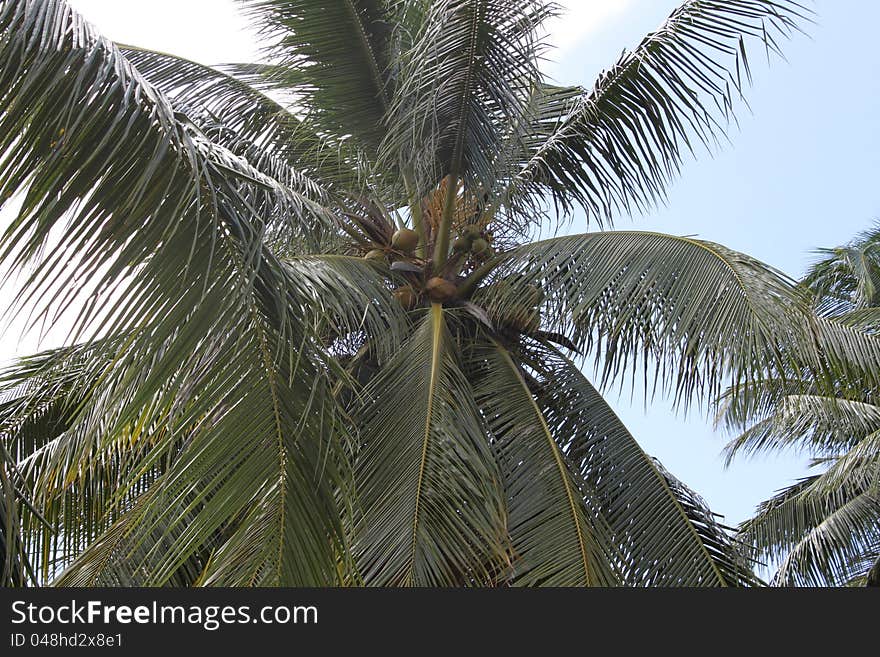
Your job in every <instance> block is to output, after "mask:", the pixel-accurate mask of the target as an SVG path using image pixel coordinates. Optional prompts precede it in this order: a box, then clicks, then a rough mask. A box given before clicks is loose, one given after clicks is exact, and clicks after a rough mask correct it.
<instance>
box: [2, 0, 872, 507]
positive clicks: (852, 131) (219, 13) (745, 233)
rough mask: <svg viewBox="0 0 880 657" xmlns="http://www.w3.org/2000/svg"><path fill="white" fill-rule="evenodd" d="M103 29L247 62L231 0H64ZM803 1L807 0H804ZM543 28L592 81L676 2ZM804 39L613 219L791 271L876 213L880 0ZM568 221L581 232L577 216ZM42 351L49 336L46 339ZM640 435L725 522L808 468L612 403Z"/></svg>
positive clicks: (579, 16) (826, 6)
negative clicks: (743, 453) (664, 196)
mask: <svg viewBox="0 0 880 657" xmlns="http://www.w3.org/2000/svg"><path fill="white" fill-rule="evenodd" d="M71 1H72V4H73V5H74V6H76V7H77V8H78V9H79V10H80V11H81V12H82V13H83V14H84V15H85V16H86V17H87V18H88V19H89V20H91V21H92V22H93V23H94V24H96V25H97V26H98V28H99V29H100V30H101V31H103V33H104V34H106V35H107V36H109V37H111V38H113V39H115V40H117V41H122V42H126V43H131V44H134V45H140V46H145V47H149V48H153V49H157V50H165V51H168V52H171V53H174V54H177V55H181V56H185V57H188V58H190V59H194V60H197V61H201V62H203V63H207V64H216V63H221V62H233V61H244V60H253V59H255V58H256V55H255V48H254V41H253V38H252V34H251V33H249V32H248V31H247V30H246V29H245V27H244V22H243V21H242V20H241V19H240V18H239V17H238V16H237V14H236V9H235V3H234V2H233V1H232V0H151V1H150V2H142V1H135V0H71ZM805 1H806V2H809V1H810V0H805ZM561 4H563V5H566V6H567V8H568V13H567V15H566V16H565V17H564V18H562V19H557V20H556V21H554V22H553V23H552V24H551V26H550V29H551V36H552V40H553V41H554V42H555V43H556V44H557V46H558V47H559V48H558V49H557V50H556V51H554V52H552V53H551V54H550V57H551V58H552V59H553V60H555V61H554V62H553V63H552V64H550V65H549V69H548V70H549V71H550V72H551V73H552V75H553V76H554V77H555V78H557V79H558V80H559V81H561V82H566V83H577V84H581V85H585V86H590V85H591V84H592V82H593V80H594V79H595V78H596V76H597V74H598V73H599V72H600V71H601V70H602V69H603V68H605V67H608V66H610V65H611V64H613V62H614V61H615V60H616V59H617V57H618V56H619V54H620V51H621V50H622V49H623V48H624V47H631V46H633V45H635V44H636V43H638V41H639V40H640V39H641V37H642V36H644V34H646V33H647V32H649V31H650V30H651V29H653V28H654V27H656V26H657V25H659V24H660V23H661V22H662V20H663V18H664V17H665V16H666V15H668V14H669V12H671V11H672V10H673V9H674V8H675V6H677V4H678V2H676V1H675V0H566V2H562V3H561ZM815 7H816V9H817V11H818V15H819V18H818V24H817V25H815V26H813V27H811V28H810V29H809V33H810V36H811V38H810V39H808V38H804V37H800V38H797V39H795V40H794V41H793V42H791V43H788V44H786V46H785V53H786V56H787V59H788V63H784V62H779V61H775V62H773V64H772V65H771V66H770V67H769V68H768V66H767V64H766V60H764V59H763V58H762V57H761V55H760V53H759V52H758V51H756V53H757V54H756V56H755V58H754V60H753V69H754V72H755V74H756V84H755V87H754V88H753V90H752V91H751V93H750V94H749V103H750V106H751V110H752V113H751V114H749V113H748V112H742V113H741V114H740V126H739V129H738V130H736V129H734V130H733V131H732V132H731V139H732V142H733V145H732V146H728V147H726V148H725V149H723V150H722V151H720V152H719V153H717V154H715V155H714V157H713V156H709V155H707V154H700V156H699V158H698V160H697V161H696V162H693V163H687V164H686V166H685V168H684V171H683V173H682V177H681V180H680V181H679V182H678V183H677V184H676V185H674V186H673V188H672V189H671V191H670V195H669V202H668V207H665V208H661V209H658V210H657V211H655V212H652V213H650V214H649V215H647V216H645V217H635V218H634V219H633V220H632V221H630V220H627V219H625V220H621V221H619V222H618V224H617V227H619V228H628V227H633V228H640V229H651V230H659V231H665V232H669V233H675V234H692V235H699V236H700V237H702V238H705V239H710V240H714V241H717V242H721V243H723V244H725V245H727V246H730V247H732V248H734V249H737V250H740V251H744V252H746V253H749V254H751V255H754V256H756V257H758V258H760V259H762V260H764V261H765V262H768V263H770V264H772V265H774V266H776V267H778V268H780V269H782V270H783V271H786V272H787V273H789V274H791V275H793V276H799V275H800V274H801V273H802V272H803V269H804V267H805V265H806V264H807V263H808V262H809V259H810V253H811V251H812V250H813V249H814V248H816V247H819V246H833V245H836V244H839V243H842V242H845V241H847V240H848V239H850V237H851V236H852V235H854V234H855V233H856V232H858V231H859V230H862V229H864V228H865V227H867V226H868V224H869V223H870V222H871V221H872V220H874V219H875V218H880V194H878V193H877V189H878V187H877V180H878V178H880V130H878V127H877V126H878V122H880V76H878V75H877V73H876V53H875V50H874V47H873V44H874V42H875V39H876V35H875V34H874V32H875V28H876V25H877V24H878V23H880V3H875V2H864V1H863V0H816V2H815ZM573 225H574V227H575V228H576V229H577V230H583V228H584V221H583V217H576V218H575V221H574V224H573ZM35 344H36V341H35V338H34V337H29V338H28V339H27V340H26V341H24V342H22V343H20V344H18V345H16V342H15V334H14V332H10V333H7V334H6V335H5V336H4V339H3V342H2V344H0V362H3V361H6V360H8V359H9V358H12V357H14V356H15V355H16V354H18V355H21V354H24V353H27V352H29V351H31V350H32V349H33V348H34V346H35ZM47 346H48V345H47ZM612 401H614V403H615V407H616V408H617V409H618V412H619V413H620V415H621V416H622V417H623V419H624V421H625V422H626V424H627V426H628V427H629V428H630V430H631V431H632V432H633V434H634V435H635V436H636V437H637V439H638V440H639V442H640V443H641V444H642V445H643V446H644V447H645V449H646V450H647V451H648V452H649V453H652V454H654V455H655V456H657V457H658V458H660V459H661V460H662V461H663V462H664V464H665V465H666V466H667V468H669V469H670V470H671V471H672V472H673V473H674V474H676V475H677V476H678V477H679V478H681V479H682V480H684V481H685V482H686V483H687V484H688V485H690V486H691V487H693V488H695V489H696V490H697V491H698V492H700V493H701V494H702V495H703V496H704V497H705V498H706V499H707V500H708V501H709V503H710V504H711V506H712V508H713V509H714V510H715V511H716V512H718V513H721V514H723V515H724V516H725V518H726V521H727V522H728V523H730V524H734V523H736V522H739V521H741V520H743V519H745V518H746V517H748V516H749V515H750V513H751V511H752V510H753V508H754V505H755V504H756V503H757V502H758V501H760V500H762V499H764V498H766V497H768V496H769V495H770V494H772V492H773V491H774V490H775V489H777V488H780V487H782V486H783V485H785V484H787V483H789V482H790V481H791V480H792V479H793V478H794V477H797V476H800V475H802V474H803V473H804V469H803V461H802V460H801V459H796V458H770V459H764V460H760V461H749V462H740V463H737V464H735V465H734V466H733V467H732V468H730V469H728V470H726V471H725V470H723V469H722V463H721V460H720V458H719V451H720V448H721V446H722V445H723V443H724V437H723V436H721V435H720V434H717V433H715V432H713V430H712V427H711V424H710V423H709V422H708V421H707V420H705V419H704V418H701V417H699V415H698V414H696V415H692V416H691V417H689V418H681V417H677V416H676V415H674V414H673V413H672V412H671V410H670V408H669V404H668V403H665V402H663V401H662V400H659V401H656V402H655V403H654V404H652V405H651V406H650V408H648V409H647V410H645V409H644V408H643V405H642V404H641V403H640V401H637V402H636V403H635V404H630V400H629V397H628V396H627V397H626V398H625V399H621V400H613V399H612Z"/></svg>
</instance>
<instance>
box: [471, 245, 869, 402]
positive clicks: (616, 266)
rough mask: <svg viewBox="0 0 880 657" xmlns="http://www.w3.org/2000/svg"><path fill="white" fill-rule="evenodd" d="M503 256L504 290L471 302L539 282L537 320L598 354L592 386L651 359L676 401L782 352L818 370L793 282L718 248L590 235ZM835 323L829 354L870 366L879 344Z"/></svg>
mask: <svg viewBox="0 0 880 657" xmlns="http://www.w3.org/2000/svg"><path fill="white" fill-rule="evenodd" d="M503 259H504V261H503V263H502V264H501V265H500V266H499V268H498V270H497V272H496V274H495V275H494V276H495V277H496V278H497V279H499V280H500V279H503V280H507V281H509V282H510V285H509V286H507V288H506V292H505V293H503V294H493V295H489V294H488V292H485V293H483V294H484V295H485V296H486V298H485V299H484V298H483V296H481V294H480V292H478V293H477V295H476V296H475V299H476V300H478V302H480V303H484V304H486V305H487V308H488V309H491V310H492V311H493V312H497V313H499V314H502V315H503V314H505V313H506V312H508V311H509V310H510V308H512V307H514V306H516V304H517V303H519V300H520V299H521V298H522V296H523V294H524V289H523V286H524V285H536V286H538V287H540V288H541V289H542V290H543V291H544V293H545V295H546V299H545V301H544V302H543V306H542V321H543V323H544V325H545V326H547V327H549V328H550V330H554V331H556V332H558V333H561V334H564V335H567V336H569V337H570V338H571V339H572V342H573V343H574V344H575V345H576V346H577V347H578V349H586V350H588V351H592V352H593V355H594V356H595V357H596V358H597V362H598V359H599V358H600V357H601V359H602V367H603V371H602V382H603V383H607V382H608V381H610V380H612V379H614V378H615V377H618V376H619V375H621V374H623V373H624V372H625V371H627V369H629V370H632V371H635V370H636V368H637V365H638V363H639V361H641V362H642V363H643V364H644V365H645V366H646V370H647V368H649V367H651V366H653V368H654V374H655V383H654V385H655V386H662V387H665V388H667V389H670V390H671V391H672V392H674V395H675V397H676V399H677V400H679V401H682V402H684V403H686V402H687V401H688V400H689V399H691V398H692V397H694V396H695V395H696V396H699V395H703V396H705V397H706V398H708V399H710V400H711V399H714V398H715V397H717V394H718V392H719V389H720V385H721V383H722V382H731V383H732V385H745V384H746V383H748V382H750V381H754V380H760V379H763V378H765V377H766V376H767V371H766V370H767V367H768V364H770V366H771V367H772V366H775V369H776V370H777V371H779V372H782V373H784V372H786V371H791V366H790V365H789V363H790V362H791V361H793V360H798V361H799V362H803V363H807V364H808V365H812V366H813V367H814V368H815V369H816V370H818V369H819V362H820V357H819V346H818V344H819V342H820V340H819V339H818V338H817V337H816V333H817V332H818V329H815V328H814V324H813V321H814V320H813V319H812V315H811V313H810V312H809V305H808V303H807V301H806V299H805V297H804V296H803V295H802V294H801V292H800V291H799V290H798V289H797V288H796V286H795V285H794V284H793V282H792V281H790V280H789V279H788V278H787V277H786V276H785V275H783V274H781V273H780V272H778V271H776V270H774V269H772V268H771V267H769V266H767V265H765V264H763V263H760V262H758V261H756V260H754V259H752V258H750V257H748V256H746V255H743V254H740V253H737V252H734V251H731V250H729V249H727V248H725V247H723V246H720V245H718V244H714V243H712V242H706V241H702V240H696V239H693V238H690V237H675V236H671V235H663V234H658V233H649V232H634V231H619V232H617V231H615V232H597V233H587V234H583V235H572V236H569V237H560V238H554V239H549V240H544V241H540V242H534V243H531V244H525V245H522V246H520V247H518V248H516V249H514V250H513V251H511V252H509V253H508V254H505V255H504V256H503ZM493 280H494V279H493ZM834 331H837V328H836V327H835V328H834V329H833V330H832V329H829V331H828V334H829V336H831V338H836V339H837V341H838V342H837V343H836V344H838V348H839V350H841V351H843V352H848V353H851V354H856V355H858V356H865V359H864V361H863V362H880V361H877V360H872V359H877V358H878V356H880V351H878V346H880V343H878V344H877V345H875V344H874V343H873V342H871V341H868V342H864V340H865V339H866V338H864V336H850V335H848V334H846V335H839V334H838V333H835V332H834ZM831 338H829V341H830V340H831ZM847 340H852V342H850V343H847ZM866 354H867V355H866ZM841 360H842V359H841ZM858 360H859V359H858V358H856V357H853V358H851V359H850V361H854V362H858ZM842 362H845V361H842ZM728 377H730V378H728ZM648 389H649V390H650V387H649V388H648Z"/></svg>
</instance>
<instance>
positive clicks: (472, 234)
mask: <svg viewBox="0 0 880 657" xmlns="http://www.w3.org/2000/svg"><path fill="white" fill-rule="evenodd" d="M461 234H462V235H463V236H464V237H467V238H470V239H472V240H475V239H477V238H480V237H482V236H483V231H481V230H480V227H479V226H477V225H475V224H468V225H467V226H465V227H464V230H463V231H461Z"/></svg>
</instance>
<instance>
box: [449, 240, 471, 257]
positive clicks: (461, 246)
mask: <svg viewBox="0 0 880 657" xmlns="http://www.w3.org/2000/svg"><path fill="white" fill-rule="evenodd" d="M470 248H471V240H469V239H468V238H467V237H457V238H455V241H454V242H453V243H452V250H453V251H454V252H455V253H464V252H465V251H469V250H470Z"/></svg>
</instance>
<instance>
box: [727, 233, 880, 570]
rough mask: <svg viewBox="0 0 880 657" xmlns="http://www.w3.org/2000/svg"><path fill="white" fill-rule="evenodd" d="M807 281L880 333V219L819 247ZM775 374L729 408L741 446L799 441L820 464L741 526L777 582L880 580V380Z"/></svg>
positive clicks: (840, 315) (766, 447) (835, 307)
mask: <svg viewBox="0 0 880 657" xmlns="http://www.w3.org/2000/svg"><path fill="white" fill-rule="evenodd" d="M819 253H820V254H821V256H822V257H821V259H819V260H818V261H817V262H816V263H814V264H813V266H812V267H810V269H809V271H808V272H807V275H806V276H805V277H804V279H803V281H802V285H803V286H804V288H806V289H808V290H809V291H810V293H811V294H812V297H813V299H814V306H815V308H816V311H817V312H818V313H819V314H820V315H821V316H823V317H827V318H833V319H834V320H835V321H837V322H840V323H842V324H844V325H848V326H851V327H853V328H855V329H857V330H860V331H864V332H867V333H869V334H872V335H876V334H877V332H878V329H880V295H878V285H880V227H878V226H874V227H873V228H872V229H871V230H868V231H866V232H864V233H862V234H860V235H858V236H857V237H856V239H854V240H853V241H851V242H850V243H849V244H845V245H843V246H839V247H836V248H833V249H820V250H819ZM837 372H838V374H837V375H836V376H834V377H832V378H831V379H830V380H829V379H828V378H826V377H820V378H818V379H817V378H814V377H811V376H800V377H797V376H793V377H789V378H788V380H787V381H785V382H782V381H780V380H778V379H774V378H769V379H767V380H765V381H763V382H762V383H761V384H760V385H759V386H758V387H757V388H756V389H755V391H754V393H753V394H749V395H739V396H738V397H737V399H738V401H737V402H736V403H731V404H728V405H726V406H724V407H723V411H724V412H723V415H722V418H723V420H724V421H725V422H726V423H727V424H728V425H729V426H730V427H733V428H736V429H739V430H740V431H741V433H740V434H739V435H738V436H737V437H736V438H735V439H734V440H733V441H731V442H730V444H729V445H728V447H727V454H728V460H731V459H733V458H734V457H736V456H738V455H743V454H754V453H765V452H771V453H772V452H779V451H785V450H796V451H798V452H803V453H805V454H806V455H808V456H810V457H811V458H812V466H813V468H814V469H815V470H816V471H815V472H814V473H812V474H810V475H809V476H807V477H804V478H803V479H801V480H799V481H797V482H795V483H794V484H792V485H790V486H787V487H786V488H784V489H782V490H780V491H779V492H778V493H777V494H776V495H774V496H773V497H772V498H770V499H768V500H766V501H764V502H762V503H761V504H760V505H759V507H758V509H757V512H756V514H755V516H754V517H753V518H750V519H749V520H747V521H746V522H744V523H743V524H742V526H741V527H740V536H741V539H742V541H743V543H745V544H748V545H751V546H752V547H753V548H754V550H755V552H756V558H757V559H760V560H761V561H771V560H772V563H773V564H774V565H775V566H776V569H775V572H774V574H773V577H772V579H771V580H770V581H771V583H772V584H776V585H779V586H804V585H808V586H809V585H812V586H844V585H848V586H860V585H869V586H880V400H878V394H880V388H878V387H877V385H876V383H875V382H872V381H871V380H869V379H867V378H866V377H864V376H863V375H862V374H861V372H859V371H858V370H855V371H852V370H847V369H846V368H843V369H838V370H837Z"/></svg>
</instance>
